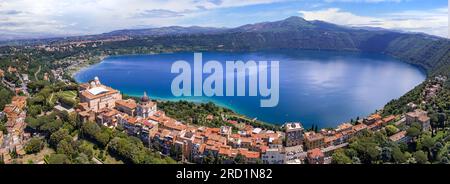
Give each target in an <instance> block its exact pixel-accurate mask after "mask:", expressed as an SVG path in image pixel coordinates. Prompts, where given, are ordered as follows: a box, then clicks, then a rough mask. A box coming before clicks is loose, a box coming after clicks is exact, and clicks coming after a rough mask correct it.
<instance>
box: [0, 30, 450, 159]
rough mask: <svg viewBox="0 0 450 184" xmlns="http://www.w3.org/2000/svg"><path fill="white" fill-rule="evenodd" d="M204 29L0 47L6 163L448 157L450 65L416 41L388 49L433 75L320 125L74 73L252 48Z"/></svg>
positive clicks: (0, 153)
mask: <svg viewBox="0 0 450 184" xmlns="http://www.w3.org/2000/svg"><path fill="white" fill-rule="evenodd" d="M367 34H369V33H367ZM195 36H196V35H190V36H186V35H185V36H183V35H178V36H173V35H166V36H159V37H151V36H149V37H146V36H105V37H101V36H100V37H99V36H97V37H92V38H90V37H80V38H69V39H68V40H67V39H55V40H50V41H40V40H38V41H36V42H32V43H31V44H28V43H25V44H19V45H18V46H2V47H0V56H1V57H0V81H1V82H0V96H1V98H0V110H2V112H0V120H1V121H0V146H1V147H0V162H1V163H48V164H52V163H86V164H103V163H106V164H118V163H138V164H141V163H211V164H212V163H266V164H284V163H285V164H306V163H309V164H327V163H338V164H349V163H353V164H359V163H364V164H369V163H410V164H414V163H421V164H422V163H450V155H449V148H450V143H449V140H450V133H449V131H448V129H449V125H450V124H449V123H448V122H449V119H450V111H449V109H450V103H449V102H450V89H449V86H448V85H449V82H448V81H449V80H448V79H447V77H448V71H445V70H446V69H448V68H446V66H447V65H446V63H441V64H439V65H438V64H437V63H438V61H441V60H439V59H438V58H445V57H433V58H432V59H434V60H432V61H430V62H424V61H425V60H426V61H428V59H429V57H425V55H420V54H419V53H418V52H415V50H413V51H414V52H413V51H410V50H409V49H406V51H405V50H402V49H398V50H393V51H391V52H387V53H390V55H391V56H395V57H397V58H399V59H403V60H405V62H408V63H412V64H417V63H419V64H420V63H431V64H430V66H428V65H426V67H425V69H427V73H428V79H427V80H426V81H425V82H423V83H422V84H421V85H419V86H417V87H416V88H415V89H413V90H411V91H410V92H408V93H407V94H405V95H403V96H402V97H400V98H399V99H395V100H393V101H391V102H389V103H388V104H386V106H384V107H383V108H382V109H380V110H378V111H376V112H375V113H373V114H371V115H369V116H367V117H357V118H354V119H351V120H349V121H348V122H343V123H342V124H341V125H339V126H338V127H334V128H326V129H321V130H319V129H317V128H306V127H303V125H302V123H301V122H286V123H284V124H283V125H282V126H275V125H268V124H264V123H261V122H258V121H255V120H252V119H248V118H245V117H243V116H242V115H239V114H236V113H234V112H232V111H231V110H229V109H224V108H221V107H218V106H215V105H214V104H194V103H189V102H165V101H156V100H152V99H150V97H149V96H147V95H146V94H145V92H144V91H142V94H143V95H142V97H141V98H130V97H129V96H126V95H124V94H122V93H121V92H120V91H118V90H116V89H113V88H111V87H109V86H108V85H107V84H102V83H101V80H100V79H99V78H95V79H92V81H90V82H89V83H86V84H78V83H76V82H75V81H74V80H73V76H72V74H73V72H74V71H77V70H79V69H80V68H82V67H85V66H89V65H91V64H94V63H97V62H99V61H101V60H102V58H104V57H105V56H112V55H121V54H149V53H167V52H177V51H193V50H217V51H226V50H239V48H240V49H243V48H247V47H244V46H241V47H238V46H236V45H235V44H234V42H227V41H220V42H216V41H215V39H214V38H215V37H213V35H209V36H204V37H205V39H206V41H205V44H203V45H202V44H199V45H192V44H191V42H187V41H186V40H188V39H190V38H196V37H195ZM197 36H198V35H197ZM237 36H238V37H234V38H235V39H236V40H240V39H239V38H240V37H239V35H237ZM316 37H317V36H316ZM408 37H412V38H414V39H417V40H421V41H422V40H424V41H423V42H424V43H430V44H429V45H434V46H430V47H429V48H430V49H431V51H432V52H438V50H436V49H434V48H440V50H443V49H446V47H442V46H441V45H446V44H448V42H446V41H435V40H429V39H428V38H422V37H421V36H420V35H408ZM174 38H177V39H180V40H178V41H174ZM220 38H222V37H220ZM243 38H247V37H243ZM244 40H245V39H244ZM252 40H254V39H252ZM406 40H407V41H408V42H410V41H411V39H406ZM274 41H278V40H272V42H274ZM411 42H413V43H415V42H414V41H411ZM417 42H419V41H417ZM242 43H244V42H242ZM395 43H396V44H400V43H401V45H414V44H405V43H403V42H395ZM421 43H422V42H421ZM254 45H259V44H254ZM268 45H270V44H268ZM386 45H388V44H386ZM294 46H295V47H294ZM293 47H294V48H300V49H301V48H306V49H308V48H310V47H311V48H314V49H317V48H318V47H316V46H314V45H295V44H293ZM334 47H335V48H334ZM262 48H264V47H262ZM262 48H256V49H262ZM333 48H334V49H337V50H339V48H341V47H339V46H337V45H333ZM390 48H394V47H390ZM248 49H250V50H252V48H248ZM328 49H329V48H328ZM355 49H356V50H358V48H352V49H348V50H355ZM243 50H245V49H243ZM344 50H346V49H344ZM369 50H370V49H369ZM407 51H408V52H407ZM431 51H430V52H431ZM405 53H406V54H405ZM439 53H442V54H446V53H448V52H445V51H443V52H439ZM444 60H445V59H444ZM446 61H447V60H445V61H444V62H446ZM387 90H388V89H387ZM184 112H189V113H184Z"/></svg>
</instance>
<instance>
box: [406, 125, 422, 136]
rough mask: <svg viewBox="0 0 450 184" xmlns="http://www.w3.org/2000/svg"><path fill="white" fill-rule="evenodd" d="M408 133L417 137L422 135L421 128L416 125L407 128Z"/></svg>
mask: <svg viewBox="0 0 450 184" xmlns="http://www.w3.org/2000/svg"><path fill="white" fill-rule="evenodd" d="M406 135H407V136H410V137H417V136H419V135H420V130H419V129H418V128H416V127H410V128H408V130H406Z"/></svg>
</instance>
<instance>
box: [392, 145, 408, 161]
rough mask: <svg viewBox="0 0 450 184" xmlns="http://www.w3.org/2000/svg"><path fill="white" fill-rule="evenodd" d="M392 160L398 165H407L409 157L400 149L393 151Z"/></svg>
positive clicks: (396, 148)
mask: <svg viewBox="0 0 450 184" xmlns="http://www.w3.org/2000/svg"><path fill="white" fill-rule="evenodd" d="M392 158H393V160H394V162H395V163H397V164H401V163H405V162H406V161H407V157H406V156H405V154H403V152H402V151H401V150H400V148H398V147H395V148H393V149H392Z"/></svg>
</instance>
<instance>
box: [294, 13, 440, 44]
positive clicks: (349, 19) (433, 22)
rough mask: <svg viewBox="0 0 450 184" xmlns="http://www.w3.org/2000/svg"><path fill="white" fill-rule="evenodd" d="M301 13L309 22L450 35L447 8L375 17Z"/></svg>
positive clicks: (350, 14) (351, 14)
mask: <svg viewBox="0 0 450 184" xmlns="http://www.w3.org/2000/svg"><path fill="white" fill-rule="evenodd" d="M299 13H300V15H301V16H303V17H304V18H305V19H307V20H322V21H327V22H331V23H335V24H340V25H347V26H371V27H381V28H386V29H396V30H403V31H410V32H423V33H427V34H431V35H437V36H442V37H447V35H448V9H447V7H445V8H438V9H431V10H428V11H402V12H398V13H389V14H382V15H379V16H373V17H372V16H361V15H356V14H353V13H351V12H347V11H343V10H341V9H339V8H329V9H322V10H316V11H299Z"/></svg>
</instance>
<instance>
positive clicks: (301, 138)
mask: <svg viewBox="0 0 450 184" xmlns="http://www.w3.org/2000/svg"><path fill="white" fill-rule="evenodd" d="M79 96H80V103H79V104H78V106H77V108H76V112H77V114H78V117H79V118H80V119H81V120H82V121H83V122H86V121H93V122H97V123H99V124H102V125H105V126H107V127H110V128H117V127H122V128H123V130H124V131H126V132H127V133H128V134H130V135H134V136H137V137H139V138H141V139H142V140H143V141H144V142H145V143H148V145H150V146H152V147H154V148H157V149H158V150H159V151H160V152H161V153H162V154H165V155H172V156H173V155H174V154H175V155H177V157H178V158H179V159H181V160H183V161H186V162H194V163H202V162H204V160H205V157H211V156H212V157H214V158H221V162H222V163H233V162H234V161H235V160H236V158H237V157H240V159H241V160H243V162H245V163H259V162H262V163H266V164H299V163H310V164H326V163H331V155H332V154H333V152H334V151H335V150H337V149H340V148H343V147H346V146H348V141H349V140H350V139H351V138H352V137H354V136H357V135H359V134H361V133H362V132H363V131H366V130H369V131H378V130H381V129H382V128H383V127H385V126H386V125H387V124H390V123H394V121H395V120H396V119H398V116H394V115H391V116H387V117H382V116H381V115H380V114H378V113H375V114H372V115H370V116H369V117H367V118H364V119H361V120H358V121H357V122H356V124H351V123H343V124H341V125H339V126H338V127H337V128H336V129H322V130H320V131H319V132H314V131H305V129H304V128H303V126H302V124H301V123H298V122H292V123H286V124H284V125H283V126H282V128H283V131H272V130H262V129H261V128H255V127H252V126H250V125H246V124H242V123H238V122H236V121H232V120H227V119H225V118H224V117H221V118H222V120H223V121H227V122H229V123H230V124H231V125H232V126H222V127H220V128H211V127H204V126H197V125H189V124H185V123H183V122H180V121H177V120H176V119H173V118H171V117H168V116H166V114H165V113H164V112H163V111H161V110H158V108H157V103H156V102H154V101H151V100H150V99H149V97H148V96H147V95H146V93H144V95H143V97H142V98H141V100H140V101H139V102H136V101H135V100H133V99H127V100H124V99H122V95H121V94H120V92H119V91H117V90H115V89H112V88H110V87H108V86H105V85H103V84H101V82H100V80H99V79H98V77H96V78H94V80H92V81H91V82H90V83H86V84H81V85H80V91H79ZM213 118H214V116H213V115H208V118H207V119H211V120H212V119H213ZM405 119H406V120H405V121H406V123H407V124H408V125H410V124H411V123H413V122H419V123H420V124H421V127H422V130H429V129H430V118H429V117H428V116H427V112H426V111H422V110H419V109H415V110H414V111H412V112H409V113H407V114H406V115H405ZM233 129H236V130H234V131H233ZM390 139H391V140H392V141H394V142H407V141H409V137H407V136H406V131H400V132H398V133H396V134H394V135H392V136H391V137H390ZM174 152H175V153H174Z"/></svg>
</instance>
